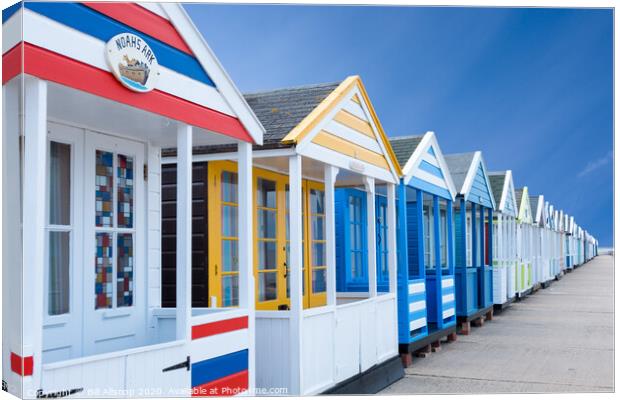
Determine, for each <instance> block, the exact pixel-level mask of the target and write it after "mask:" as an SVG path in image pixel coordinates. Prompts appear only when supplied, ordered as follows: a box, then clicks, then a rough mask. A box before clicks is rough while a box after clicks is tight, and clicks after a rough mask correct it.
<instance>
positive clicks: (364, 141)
mask: <svg viewBox="0 0 620 400" xmlns="http://www.w3.org/2000/svg"><path fill="white" fill-rule="evenodd" d="M282 142H284V143H293V144H295V145H296V151H297V153H298V154H301V155H304V156H307V157H309V158H313V159H316V160H319V161H322V162H325V163H328V164H332V165H336V166H338V167H340V168H344V169H347V170H351V171H354V172H358V173H362V174H365V175H369V176H373V177H375V178H379V179H382V180H385V181H389V182H394V183H396V182H398V180H399V178H400V175H401V173H402V172H401V169H400V165H399V164H398V161H397V159H396V156H395V155H394V153H393V152H392V148H391V146H390V144H389V141H388V139H387V136H386V135H385V132H384V131H383V128H382V126H381V123H380V122H379V119H378V118H377V115H376V113H375V111H374V108H373V106H372V103H371V102H370V99H369V97H368V95H367V93H366V90H365V89H364V86H363V84H362V81H361V79H360V78H359V77H358V76H351V77H348V78H347V79H345V80H344V81H343V82H342V83H341V84H340V85H339V86H338V87H337V88H336V89H334V91H333V92H332V93H330V94H329V95H328V96H327V97H326V98H325V99H324V100H323V101H322V102H321V103H320V104H319V105H318V106H317V107H316V108H315V109H314V110H313V111H312V112H311V113H310V114H308V115H307V116H306V117H305V118H304V119H303V120H302V121H301V122H300V123H299V124H298V125H297V126H296V127H295V128H293V130H291V132H290V133H289V134H288V135H287V136H286V137H285V138H284V139H283V140H282Z"/></svg>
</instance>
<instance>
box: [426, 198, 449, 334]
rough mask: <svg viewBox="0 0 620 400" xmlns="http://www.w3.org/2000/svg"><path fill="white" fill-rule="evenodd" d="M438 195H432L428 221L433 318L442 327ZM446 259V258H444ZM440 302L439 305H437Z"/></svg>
mask: <svg viewBox="0 0 620 400" xmlns="http://www.w3.org/2000/svg"><path fill="white" fill-rule="evenodd" d="M439 213H440V209H439V196H437V195H436V194H435V195H433V220H432V221H430V223H431V224H433V238H432V239H431V241H432V242H434V243H435V244H434V246H433V253H434V254H433V258H434V259H435V263H434V264H435V265H433V267H435V304H437V307H436V308H435V313H436V314H435V318H436V319H435V320H436V321H437V325H438V326H439V328H443V318H442V316H443V300H442V299H443V296H442V293H441V224H440V218H439ZM446 261H447V260H446ZM440 304H441V307H440V306H439V305H440Z"/></svg>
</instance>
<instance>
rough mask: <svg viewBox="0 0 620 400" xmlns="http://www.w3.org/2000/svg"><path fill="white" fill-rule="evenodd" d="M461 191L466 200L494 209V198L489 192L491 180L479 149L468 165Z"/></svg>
mask: <svg viewBox="0 0 620 400" xmlns="http://www.w3.org/2000/svg"><path fill="white" fill-rule="evenodd" d="M462 193H463V194H464V197H465V200H466V201H471V202H474V203H476V204H482V205H483V206H485V207H488V208H492V209H495V198H494V197H493V193H492V192H491V182H489V177H488V176H487V169H486V167H485V165H484V160H483V159H482V153H481V152H480V151H477V152H476V154H475V155H474V158H473V160H472V162H471V165H470V166H469V171H468V172H467V177H466V178H465V183H464V184H463V190H462Z"/></svg>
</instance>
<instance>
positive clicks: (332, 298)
mask: <svg viewBox="0 0 620 400" xmlns="http://www.w3.org/2000/svg"><path fill="white" fill-rule="evenodd" d="M324 174H325V240H326V241H327V243H326V255H327V305H335V304H336V219H335V218H336V209H335V205H334V200H335V190H334V185H335V184H336V176H337V175H338V168H336V167H334V166H331V165H328V164H325V171H324Z"/></svg>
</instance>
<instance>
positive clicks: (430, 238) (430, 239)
mask: <svg viewBox="0 0 620 400" xmlns="http://www.w3.org/2000/svg"><path fill="white" fill-rule="evenodd" d="M422 219H423V228H424V266H425V267H426V268H427V269H433V268H435V240H434V239H435V238H434V234H435V226H434V225H435V223H434V217H433V198H432V196H429V195H427V194H423V207H422Z"/></svg>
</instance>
